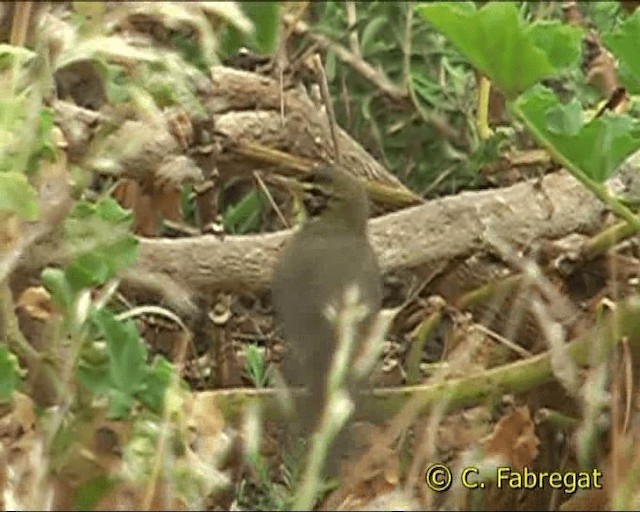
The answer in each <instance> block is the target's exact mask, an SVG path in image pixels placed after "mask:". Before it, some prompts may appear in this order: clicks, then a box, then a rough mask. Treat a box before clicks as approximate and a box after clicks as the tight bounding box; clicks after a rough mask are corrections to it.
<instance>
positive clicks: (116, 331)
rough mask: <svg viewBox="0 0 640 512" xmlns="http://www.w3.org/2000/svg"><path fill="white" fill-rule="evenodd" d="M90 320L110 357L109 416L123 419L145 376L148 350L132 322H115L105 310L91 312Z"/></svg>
mask: <svg viewBox="0 0 640 512" xmlns="http://www.w3.org/2000/svg"><path fill="white" fill-rule="evenodd" d="M92 318H93V320H94V321H95V323H96V324H97V325H98V327H99V328H100V331H101V332H102V334H103V335H104V337H105V341H106V345H107V354H108V356H109V384H110V389H109V411H110V412H109V416H110V417H112V418H118V417H122V416H124V415H125V414H126V413H127V412H128V411H129V409H130V408H131V406H132V405H133V397H134V396H135V394H136V393H138V392H139V391H140V389H141V387H142V384H143V381H144V378H145V376H146V370H145V366H146V360H147V349H146V348H145V346H144V344H143V343H142V340H141V339H140V337H139V335H138V332H137V330H136V327H135V324H134V323H133V321H131V320H126V321H120V320H117V319H116V318H115V317H114V316H113V314H112V313H110V312H109V311H107V310H105V309H101V310H99V311H94V313H93V315H92Z"/></svg>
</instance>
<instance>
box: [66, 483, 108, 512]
mask: <svg viewBox="0 0 640 512" xmlns="http://www.w3.org/2000/svg"><path fill="white" fill-rule="evenodd" d="M115 484H116V482H115V481H114V480H112V479H110V478H109V477H108V476H106V475H101V476H98V477H95V478H92V479H90V480H87V481H85V482H83V483H81V484H80V485H78V486H77V487H76V488H75V489H74V491H73V497H72V498H71V504H72V508H73V510H93V509H94V508H95V506H96V505H97V504H98V502H99V501H100V500H101V499H102V498H104V497H105V496H106V495H107V493H109V492H110V491H111V490H112V489H113V488H114V486H115Z"/></svg>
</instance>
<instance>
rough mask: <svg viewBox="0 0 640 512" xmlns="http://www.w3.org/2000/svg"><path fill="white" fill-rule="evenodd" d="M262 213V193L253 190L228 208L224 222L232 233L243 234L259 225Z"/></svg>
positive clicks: (223, 218) (225, 226)
mask: <svg viewBox="0 0 640 512" xmlns="http://www.w3.org/2000/svg"><path fill="white" fill-rule="evenodd" d="M261 214H262V195H261V194H260V192H259V191H257V190H252V191H251V192H249V193H247V194H246V195H245V196H244V197H243V198H242V199H240V201H238V203H236V204H235V205H233V206H229V207H228V208H227V209H226V211H225V212H224V215H223V217H222V223H223V225H224V228H225V229H226V230H227V231H229V232H230V233H235V234H243V233H247V232H248V231H250V230H252V229H255V228H256V227H257V226H258V224H259V222H260V215H261Z"/></svg>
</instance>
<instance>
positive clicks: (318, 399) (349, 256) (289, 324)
mask: <svg viewBox="0 0 640 512" xmlns="http://www.w3.org/2000/svg"><path fill="white" fill-rule="evenodd" d="M302 190H303V197H302V202H303V205H304V209H305V211H306V214H307V219H306V221H305V222H304V223H303V225H302V226H301V228H300V229H299V230H298V231H297V232H296V233H295V234H294V235H293V237H292V238H291V240H290V242H289V244H288V245H287V247H286V248H285V249H284V253H283V255H282V258H281V259H280V261H279V263H278V265H277V267H276V269H275V272H274V275H273V282H272V294H273V301H274V306H275V310H276V314H277V316H278V317H279V319H280V320H281V322H282V324H283V328H284V338H285V342H286V343H287V344H288V345H289V353H288V357H287V358H286V359H285V364H284V373H285V377H286V378H287V380H288V381H289V384H290V385H291V384H294V385H304V386H306V387H307V388H308V389H309V392H310V394H311V399H310V400H309V401H308V402H307V403H308V407H307V409H306V410H304V411H302V414H303V416H304V417H303V418H301V420H302V421H301V423H302V424H303V428H310V427H312V426H316V425H317V422H318V420H319V413H320V412H321V411H322V409H323V406H324V403H325V396H326V388H327V376H328V374H329V371H330V366H331V362H332V358H333V354H334V349H335V347H336V335H335V327H334V325H333V324H332V322H331V321H330V320H329V319H328V318H327V315H326V309H327V306H328V305H329V304H332V303H333V304H339V303H340V301H341V300H342V299H343V297H344V293H345V290H346V289H347V288H348V287H349V286H351V285H356V287H357V288H358V290H359V297H360V303H361V304H362V305H364V306H365V307H366V310H367V315H366V317H365V319H364V320H363V321H362V322H361V325H360V326H359V327H360V329H359V332H360V335H359V336H358V339H356V340H355V342H356V345H355V347H354V350H353V353H354V354H355V353H357V351H358V347H359V344H360V345H361V344H362V338H364V334H363V333H366V329H367V327H368V326H369V325H371V322H372V321H373V320H374V319H375V316H376V314H377V313H378V311H379V309H380V307H381V302H382V283H381V277H380V270H379V267H378V262H377V260H376V257H375V254H374V252H373V249H372V248H371V245H370V243H369V240H368V237H367V218H368V215H369V203H368V198H367V194H366V192H365V190H364V188H363V187H362V185H361V184H360V182H359V181H358V180H357V179H356V178H355V177H353V176H351V175H350V174H348V173H347V172H345V171H342V170H340V169H337V168H334V167H319V168H316V169H314V170H312V171H311V172H310V174H309V175H308V176H306V177H305V179H304V180H303V184H302ZM349 388H350V389H352V387H351V386H349Z"/></svg>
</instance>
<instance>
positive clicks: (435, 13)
mask: <svg viewBox="0 0 640 512" xmlns="http://www.w3.org/2000/svg"><path fill="white" fill-rule="evenodd" d="M417 10H418V12H419V13H420V15H422V17H424V19H426V20H427V21H428V22H429V23H431V24H432V25H433V26H434V27H435V28H436V29H438V30H439V31H441V32H442V33H444V34H445V35H446V36H447V37H448V38H449V40H450V41H451V43H452V44H453V45H454V46H455V47H457V48H458V49H459V50H460V51H461V52H463V53H464V55H465V56H466V57H467V59H469V62H471V64H473V65H474V66H475V67H476V68H477V69H478V70H480V71H481V72H482V73H483V74H485V75H486V76H487V77H488V78H489V79H490V80H491V81H492V82H493V84H494V85H495V86H496V87H498V88H499V89H500V90H501V91H502V92H503V93H504V94H505V95H506V96H507V97H508V98H514V97H515V96H517V95H518V93H520V92H521V91H523V90H525V89H527V88H528V87H530V86H531V85H533V84H535V83H536V82H538V81H539V80H540V79H542V78H545V77H548V76H552V75H554V74H556V73H557V71H558V69H557V68H556V67H555V66H554V65H553V64H552V62H555V63H557V64H564V63H567V62H569V61H571V58H572V57H571V52H569V51H568V50H567V49H566V46H568V45H569V44H570V43H571V41H573V37H575V36H572V37H569V34H568V33H567V32H566V30H564V29H562V33H556V32H554V31H558V29H560V27H558V26H555V27H554V26H546V27H541V28H538V29H536V30H532V29H530V28H529V27H527V26H526V25H525V24H524V23H523V22H522V20H521V19H520V16H519V13H518V9H517V7H516V4H515V3H514V2H489V3H487V4H486V5H484V6H483V7H482V8H481V9H478V10H476V8H475V5H474V4H473V3H471V2H432V3H428V4H422V5H420V6H418V7H417ZM542 32H545V33H546V35H547V37H549V36H551V37H552V39H553V43H552V48H541V47H539V46H537V45H536V43H537V42H539V41H540V35H541V33H542ZM561 49H562V51H561ZM545 50H553V51H552V53H553V54H554V57H553V58H549V56H548V55H547V53H546V51H545Z"/></svg>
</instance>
